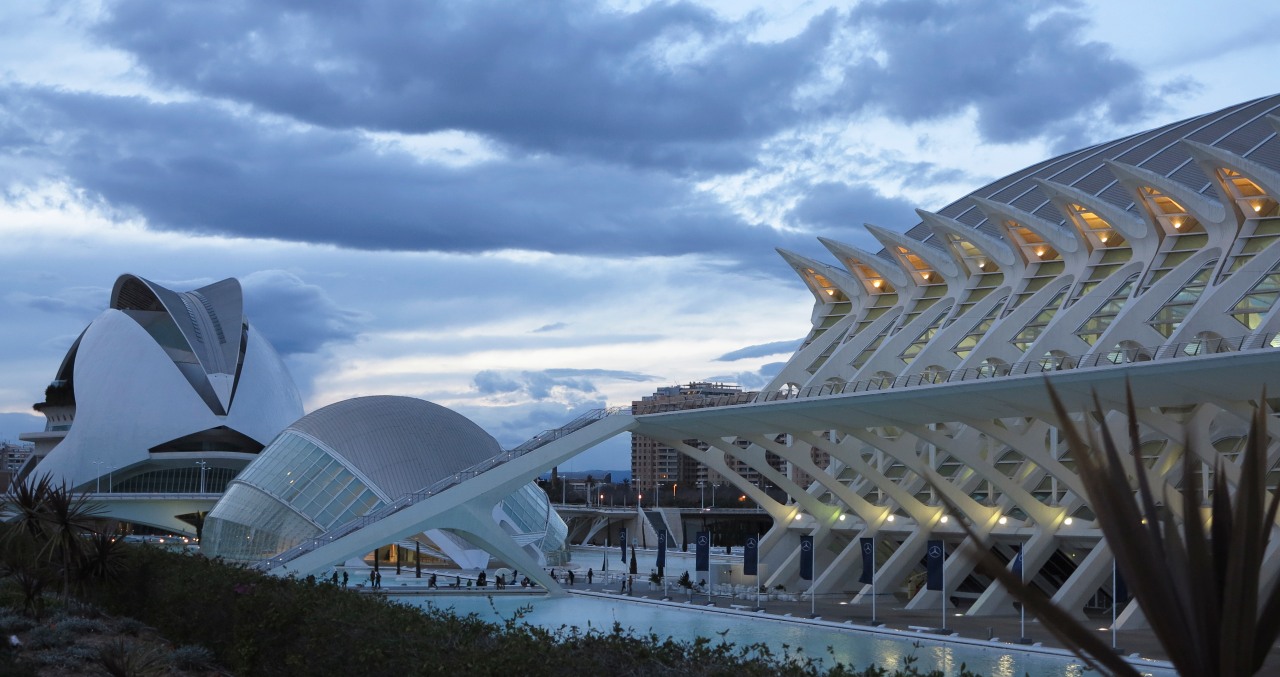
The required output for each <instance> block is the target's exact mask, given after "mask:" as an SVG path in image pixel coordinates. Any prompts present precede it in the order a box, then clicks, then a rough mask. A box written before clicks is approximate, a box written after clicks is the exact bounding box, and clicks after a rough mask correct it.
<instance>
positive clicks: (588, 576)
mask: <svg viewBox="0 0 1280 677" xmlns="http://www.w3.org/2000/svg"><path fill="white" fill-rule="evenodd" d="M591 574H592V570H591V568H590V567H588V568H587V585H591Z"/></svg>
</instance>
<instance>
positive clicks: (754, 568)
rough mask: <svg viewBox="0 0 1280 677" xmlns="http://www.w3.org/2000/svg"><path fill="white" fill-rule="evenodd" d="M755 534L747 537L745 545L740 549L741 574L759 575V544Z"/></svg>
mask: <svg viewBox="0 0 1280 677" xmlns="http://www.w3.org/2000/svg"><path fill="white" fill-rule="evenodd" d="M758 541H759V538H758V537H756V536H748V537H747V547H745V548H743V549H742V575H743V576H758V575H760V567H759V565H760V544H759V542H758Z"/></svg>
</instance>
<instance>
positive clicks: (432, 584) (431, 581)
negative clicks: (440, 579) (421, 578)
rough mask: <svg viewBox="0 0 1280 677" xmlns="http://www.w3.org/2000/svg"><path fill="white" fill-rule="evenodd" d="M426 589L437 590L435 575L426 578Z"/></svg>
mask: <svg viewBox="0 0 1280 677" xmlns="http://www.w3.org/2000/svg"><path fill="white" fill-rule="evenodd" d="M427 587H428V588H434V589H438V588H437V586H436V575H435V574H431V578H428V579H427Z"/></svg>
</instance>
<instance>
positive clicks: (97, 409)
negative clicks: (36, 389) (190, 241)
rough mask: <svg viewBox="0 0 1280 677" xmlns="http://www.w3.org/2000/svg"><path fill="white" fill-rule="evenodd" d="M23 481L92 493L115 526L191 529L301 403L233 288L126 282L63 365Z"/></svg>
mask: <svg viewBox="0 0 1280 677" xmlns="http://www.w3.org/2000/svg"><path fill="white" fill-rule="evenodd" d="M36 408H37V409H38V410H40V411H41V412H42V413H44V415H45V417H46V419H47V424H46V427H45V430H44V431H42V432H38V433H29V434H26V435H23V436H22V439H24V440H28V441H31V442H34V443H35V445H36V446H35V453H34V454H33V456H32V458H31V459H30V461H29V462H28V463H27V465H26V466H25V467H24V468H23V470H22V475H23V476H24V477H25V476H33V475H43V474H46V473H47V474H49V475H50V476H51V477H52V478H53V480H54V481H55V482H62V481H65V482H66V483H67V484H68V485H70V486H71V487H73V488H75V489H77V490H80V491H89V492H93V493H94V494H95V502H96V503H100V504H101V505H102V506H103V507H104V509H105V514H106V515H107V516H109V517H113V518H116V519H120V520H122V521H128V522H136V523H140V524H148V525H152V526H155V527H158V528H162V529H168V530H173V531H186V532H190V531H192V529H193V524H192V520H193V518H191V517H189V518H188V519H187V520H185V521H184V520H179V519H178V518H177V516H178V515H195V516H196V517H194V521H197V522H198V520H199V517H198V515H199V514H200V513H203V512H206V511H208V510H209V508H211V507H212V506H213V503H214V502H215V501H216V500H217V498H218V496H219V495H221V493H222V491H223V489H224V487H225V486H226V484H227V482H228V481H230V480H231V478H232V477H235V475H236V474H237V473H239V472H240V471H241V470H242V469H243V468H244V467H245V466H246V465H248V464H249V462H250V461H251V460H253V459H254V458H255V457H256V456H257V454H258V452H259V451H261V450H262V449H263V447H264V446H265V445H266V444H267V443H268V442H270V441H271V440H272V438H274V437H275V436H276V433H278V432H280V430H281V429H283V428H284V427H285V426H286V425H288V424H289V423H291V422H293V421H294V420H296V419H297V418H298V417H299V416H301V415H302V402H301V398H300V397H299V395H298V391H297V388H296V387H295V386H294V384H293V380H292V378H291V377H290V376H289V373H288V371H287V370H286V368H285V366H284V363H283V362H282V361H281V359H280V356H279V355H277V354H276V352H275V350H274V349H273V348H272V347H271V345H270V344H269V343H268V342H267V341H266V339H265V338H263V336H262V335H261V334H259V333H258V332H257V331H255V330H254V329H253V327H252V326H251V325H250V324H249V322H248V320H247V319H246V318H245V315H244V308H243V299H242V295H241V290H240V284H239V282H237V281H236V280H234V279H228V280H223V281H221V282H216V283H214V284H211V285H208V286H205V287H201V288H200V289H196V290H193V291H188V292H175V291H171V290H169V289H166V288H164V287H162V286H160V285H157V284H155V283H153V282H150V281H148V280H144V279H142V278H140V277H137V276H134V275H122V276H120V278H119V279H117V280H116V283H115V287H114V288H113V289H112V292H111V303H110V308H109V309H108V310H106V311H104V312H103V313H102V314H101V315H99V316H98V317H97V319H95V320H94V321H93V322H92V323H90V324H89V326H88V327H87V328H86V329H85V330H84V332H83V333H82V334H81V335H80V337H79V338H77V339H76V341H75V343H74V344H73V345H72V346H71V349H70V350H69V351H68V352H67V355H66V357H65V358H64V359H63V362H62V366H61V367H60V368H59V369H58V374H57V376H56V378H55V380H54V381H53V383H52V385H50V386H49V388H48V389H47V390H46V393H45V401H44V402H42V403H40V404H37V405H36Z"/></svg>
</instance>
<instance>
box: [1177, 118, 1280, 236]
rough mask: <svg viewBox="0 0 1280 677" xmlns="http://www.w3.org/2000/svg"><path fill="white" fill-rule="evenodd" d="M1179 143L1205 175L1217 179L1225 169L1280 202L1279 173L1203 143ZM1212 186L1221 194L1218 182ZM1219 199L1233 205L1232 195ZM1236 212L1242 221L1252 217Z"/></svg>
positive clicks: (1242, 212) (1187, 141) (1189, 141)
mask: <svg viewBox="0 0 1280 677" xmlns="http://www.w3.org/2000/svg"><path fill="white" fill-rule="evenodd" d="M1270 119H1271V120H1272V121H1275V122H1276V123H1277V124H1280V121H1277V120H1276V118H1270ZM1181 143H1182V146H1183V147H1184V148H1186V150H1187V152H1188V153H1190V154H1191V157H1192V158H1194V159H1195V161H1196V162H1198V163H1199V164H1200V167H1201V169H1204V170H1205V173H1206V174H1208V175H1209V176H1211V177H1214V178H1215V179H1219V177H1218V176H1217V172H1218V169H1219V168H1222V167H1225V168H1227V169H1230V170H1231V171H1233V172H1236V173H1238V174H1240V175H1241V176H1243V177H1245V178H1247V179H1249V180H1250V181H1253V182H1254V183H1256V184H1258V186H1259V187H1260V188H1262V190H1264V191H1266V193H1267V196H1268V197H1270V198H1271V199H1273V200H1280V172H1276V171H1275V170H1273V169H1271V168H1269V167H1264V166H1263V165H1261V164H1258V163H1257V162H1254V161H1253V160H1250V159H1249V158H1247V157H1244V156H1241V155H1236V154H1235V153H1232V152H1231V151H1229V150H1225V149H1222V148H1216V147H1214V146H1210V145H1207V144H1203V143H1197V142H1195V141H1191V140H1189V139H1183V140H1182V141H1181ZM1213 185H1214V186H1215V187H1217V188H1218V191H1219V193H1221V191H1222V186H1221V184H1220V183H1219V180H1215V181H1214V182H1213ZM1220 197H1221V198H1222V199H1223V201H1224V202H1225V203H1228V204H1233V205H1234V204H1235V196H1234V195H1229V194H1228V195H1221V194H1220ZM1237 210H1238V211H1239V212H1240V214H1239V216H1240V217H1241V220H1243V218H1244V217H1247V216H1253V215H1252V214H1248V213H1245V212H1244V211H1243V210H1239V207H1238V205H1237Z"/></svg>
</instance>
